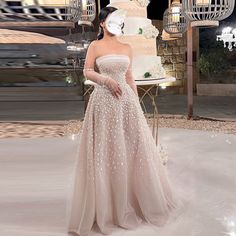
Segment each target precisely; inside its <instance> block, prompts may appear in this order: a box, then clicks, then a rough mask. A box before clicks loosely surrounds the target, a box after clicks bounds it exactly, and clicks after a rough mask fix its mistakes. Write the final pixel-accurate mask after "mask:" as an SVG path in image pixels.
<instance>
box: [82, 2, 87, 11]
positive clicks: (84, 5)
mask: <svg viewBox="0 0 236 236" xmlns="http://www.w3.org/2000/svg"><path fill="white" fill-rule="evenodd" d="M82 10H83V11H87V0H82Z"/></svg>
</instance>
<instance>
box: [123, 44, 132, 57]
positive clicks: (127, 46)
mask: <svg viewBox="0 0 236 236" xmlns="http://www.w3.org/2000/svg"><path fill="white" fill-rule="evenodd" d="M123 44H124V47H125V51H126V52H127V53H128V54H129V55H132V53H133V51H132V47H131V46H130V44H128V43H123Z"/></svg>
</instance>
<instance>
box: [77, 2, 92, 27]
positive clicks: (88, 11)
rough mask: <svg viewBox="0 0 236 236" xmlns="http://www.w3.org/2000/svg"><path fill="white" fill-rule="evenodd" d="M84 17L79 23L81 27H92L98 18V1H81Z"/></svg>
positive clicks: (82, 16)
mask: <svg viewBox="0 0 236 236" xmlns="http://www.w3.org/2000/svg"><path fill="white" fill-rule="evenodd" d="M81 6H82V15H81V17H80V19H79V21H78V24H79V25H90V26H91V25H92V22H93V21H94V20H95V18H96V1H95V0H81Z"/></svg>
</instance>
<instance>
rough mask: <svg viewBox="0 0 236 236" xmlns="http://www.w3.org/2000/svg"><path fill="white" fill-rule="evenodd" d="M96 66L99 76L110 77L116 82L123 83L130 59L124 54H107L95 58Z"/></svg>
mask: <svg viewBox="0 0 236 236" xmlns="http://www.w3.org/2000/svg"><path fill="white" fill-rule="evenodd" d="M96 64H97V67H98V69H99V72H100V73H101V74H103V75H107V76H110V77H111V78H113V79H115V80H117V81H118V82H125V74H126V72H127V70H128V67H129V64H130V58H129V56H128V55H125V54H107V55H104V56H100V57H97V58H96Z"/></svg>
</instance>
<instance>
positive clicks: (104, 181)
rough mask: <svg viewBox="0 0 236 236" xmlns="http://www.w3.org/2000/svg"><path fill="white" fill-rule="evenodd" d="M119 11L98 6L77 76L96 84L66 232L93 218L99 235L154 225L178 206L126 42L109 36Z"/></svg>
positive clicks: (82, 231)
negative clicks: (95, 31)
mask: <svg viewBox="0 0 236 236" xmlns="http://www.w3.org/2000/svg"><path fill="white" fill-rule="evenodd" d="M118 12H119V10H117V9H116V8H113V7H105V8H103V9H102V10H101V12H100V15H99V20H100V27H101V29H102V30H101V33H100V34H99V35H98V39H97V40H95V41H93V42H92V43H91V44H90V46H89V48H88V51H87V55H86V60H85V66H84V75H85V76H86V78H87V79H90V80H92V81H94V82H95V88H94V91H93V92H92V94H91V96H90V100H89V102H88V106H87V110H86V113H85V118H84V122H83V126H82V130H81V132H80V143H79V146H78V153H77V157H78V162H77V164H76V168H77V169H76V171H75V175H76V176H75V185H74V189H73V202H72V209H71V212H70V216H71V217H70V222H69V231H70V232H75V233H76V235H77V234H78V235H80V236H84V235H88V233H89V232H90V231H91V229H92V227H93V225H95V224H94V223H96V225H97V227H98V228H99V230H100V231H101V232H102V233H103V234H110V233H111V232H112V231H113V229H114V228H116V227H117V226H119V227H122V228H125V229H132V228H135V227H137V226H138V225H139V224H140V223H141V222H142V221H145V222H149V223H151V224H155V225H157V226H161V225H163V224H165V223H166V221H167V219H168V217H169V216H170V213H172V212H173V210H174V209H176V208H177V200H176V199H175V198H174V196H173V195H174V194H173V193H172V190H171V188H170V184H169V181H168V177H167V173H166V170H165V167H164V166H163V165H162V163H161V160H160V157H159V153H158V150H157V147H156V144H155V141H154V139H153V137H152V134H151V131H150V128H149V126H148V124H147V122H146V119H145V116H144V114H143V111H142V108H141V106H140V104H139V99H138V96H137V95H138V93H137V87H136V85H135V82H134V79H133V77H132V50H131V47H130V46H129V45H128V44H123V43H120V42H119V41H118V39H117V37H116V35H119V34H120V33H121V31H122V24H119V23H117V24H116V23H114V22H116V20H117V16H118V19H119V14H117V15H115V13H118ZM113 16H114V18H111V17H113ZM109 17H110V18H109ZM121 18H122V16H121ZM117 22H118V21H117ZM113 23H114V25H112V24H113ZM119 31H120V32H119Z"/></svg>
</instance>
